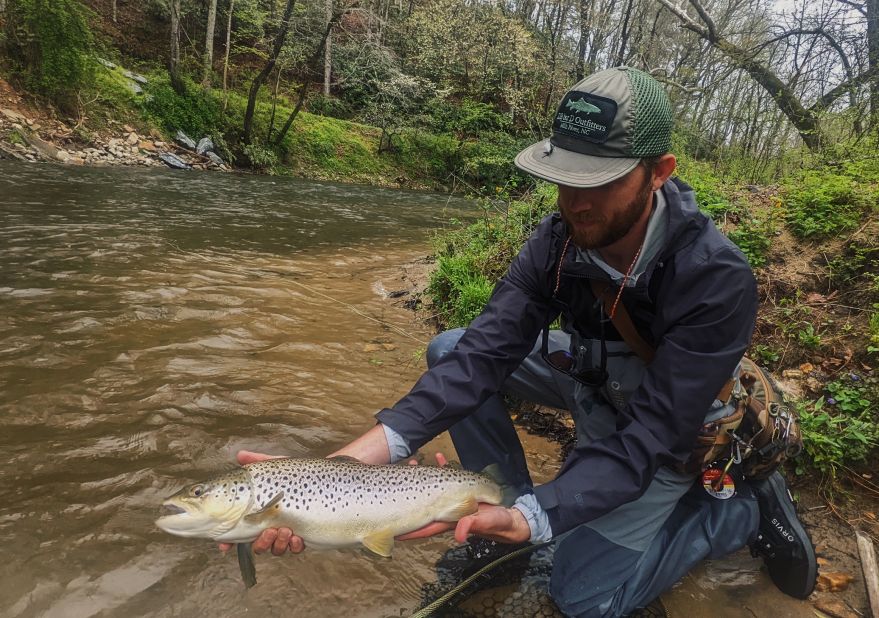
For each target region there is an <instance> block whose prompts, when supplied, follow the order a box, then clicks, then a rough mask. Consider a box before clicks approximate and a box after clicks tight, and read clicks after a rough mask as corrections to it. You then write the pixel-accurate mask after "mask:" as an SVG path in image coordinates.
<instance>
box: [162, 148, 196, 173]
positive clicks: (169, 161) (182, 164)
mask: <svg viewBox="0 0 879 618" xmlns="http://www.w3.org/2000/svg"><path fill="white" fill-rule="evenodd" d="M159 159H160V160H161V161H162V163H164V164H165V165H167V166H168V167H170V168H172V169H177V170H191V169H192V166H191V165H189V163H187V162H186V161H184V160H183V159H181V158H180V157H178V156H177V155H175V154H172V153H170V152H163V153H160V154H159Z"/></svg>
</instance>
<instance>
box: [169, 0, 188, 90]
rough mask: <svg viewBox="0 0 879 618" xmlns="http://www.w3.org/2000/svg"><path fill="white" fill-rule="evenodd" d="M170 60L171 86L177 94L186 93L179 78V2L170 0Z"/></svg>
mask: <svg viewBox="0 0 879 618" xmlns="http://www.w3.org/2000/svg"><path fill="white" fill-rule="evenodd" d="M170 8H171V58H170V60H169V61H168V75H169V76H170V78H171V86H172V87H173V88H174V91H175V92H176V93H177V94H183V93H184V92H185V91H186V85H185V84H184V83H183V80H182V79H181V77H180V0H171V6H170Z"/></svg>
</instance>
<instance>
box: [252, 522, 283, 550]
mask: <svg viewBox="0 0 879 618" xmlns="http://www.w3.org/2000/svg"><path fill="white" fill-rule="evenodd" d="M277 538H278V529H277V528H268V529H266V530H263V531H262V534H260V535H259V537H257V539H256V540H255V541H254V542H253V551H254V553H256V554H262V553H264V552H267V551H269V550H270V549H271V548H272V545H274V544H275V539H277Z"/></svg>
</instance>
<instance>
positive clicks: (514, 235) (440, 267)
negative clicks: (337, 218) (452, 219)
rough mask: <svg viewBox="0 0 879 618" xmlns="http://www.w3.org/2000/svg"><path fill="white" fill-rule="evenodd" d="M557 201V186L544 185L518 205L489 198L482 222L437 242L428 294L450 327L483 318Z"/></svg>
mask: <svg viewBox="0 0 879 618" xmlns="http://www.w3.org/2000/svg"><path fill="white" fill-rule="evenodd" d="M555 198H556V195H555V187H554V186H552V185H548V184H544V183H541V184H538V186H537V189H536V190H535V192H534V193H532V194H530V195H528V196H526V197H525V198H523V199H521V200H519V201H515V202H512V203H498V202H494V201H491V200H488V199H485V200H483V202H482V204H483V208H484V213H483V216H482V217H481V218H480V219H479V220H478V221H476V222H475V223H472V224H471V225H468V226H466V227H463V228H458V229H454V230H451V231H448V232H446V233H444V234H442V235H440V236H439V237H438V238H437V240H436V254H437V268H436V270H435V271H434V272H433V274H432V275H431V280H430V285H429V286H428V290H427V293H428V295H429V296H430V297H431V300H432V302H433V305H434V307H435V308H436V310H437V312H438V314H439V315H440V317H441V319H442V320H443V321H444V322H445V324H446V325H447V326H449V327H452V326H465V325H466V324H468V323H469V322H470V320H472V319H473V318H474V317H476V316H477V315H478V314H479V312H480V311H481V310H482V307H483V306H484V305H485V303H486V302H487V301H488V299H489V297H490V295H491V291H492V289H493V287H494V284H495V282H496V281H497V280H498V279H499V278H500V277H501V276H502V275H503V273H504V272H505V271H506V269H507V266H508V265H509V263H510V261H511V260H512V259H513V257H514V256H515V254H516V253H517V252H518V250H519V248H520V247H521V246H522V244H523V243H524V242H525V240H526V239H527V238H528V236H529V235H530V234H531V232H533V231H534V228H535V227H536V226H537V224H538V223H539V222H540V220H541V219H542V218H543V217H544V216H546V214H548V213H549V212H551V211H552V210H553V207H554V205H555Z"/></svg>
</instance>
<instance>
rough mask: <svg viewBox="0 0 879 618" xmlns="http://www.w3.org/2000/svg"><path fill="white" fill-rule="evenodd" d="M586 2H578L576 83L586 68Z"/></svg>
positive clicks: (587, 29)
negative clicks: (578, 31) (578, 25)
mask: <svg viewBox="0 0 879 618" xmlns="http://www.w3.org/2000/svg"><path fill="white" fill-rule="evenodd" d="M587 5H588V0H580V5H579V6H580V41H579V42H578V43H577V81H578V82H579V81H580V80H581V79H583V74H584V68H585V66H586V45H587V43H588V42H589V17H588V15H587V14H586V10H587V9H586V7H587Z"/></svg>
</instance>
